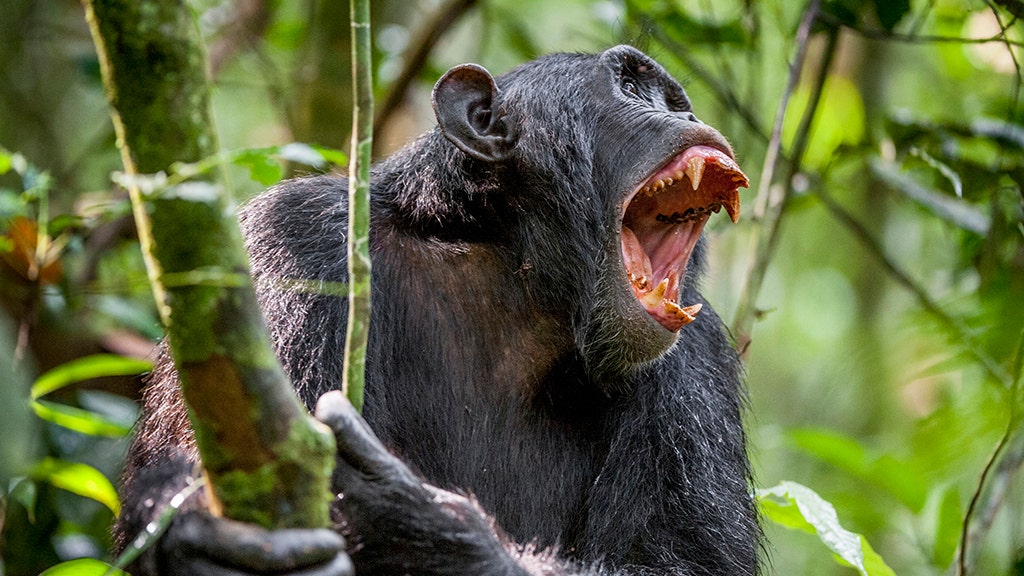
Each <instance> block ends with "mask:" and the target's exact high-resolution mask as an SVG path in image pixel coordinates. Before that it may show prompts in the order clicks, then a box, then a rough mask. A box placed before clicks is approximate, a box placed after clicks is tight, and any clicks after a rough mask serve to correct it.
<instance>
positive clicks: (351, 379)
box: [343, 0, 373, 410]
mask: <svg viewBox="0 0 1024 576" xmlns="http://www.w3.org/2000/svg"><path fill="white" fill-rule="evenodd" d="M351 21H352V91H353V96H354V98H353V101H354V102H355V106H354V110H353V114H352V153H351V155H350V157H349V170H348V178H349V180H348V182H349V185H348V207H349V217H348V237H349V243H348V273H349V293H348V327H347V332H346V339H345V377H344V382H343V388H344V390H345V395H346V396H348V398H349V400H350V401H351V402H352V405H353V406H355V407H356V409H357V410H362V408H363V388H364V385H365V381H366V376H365V367H366V342H367V336H368V335H369V329H370V241H369V230H370V161H371V154H372V151H373V68H372V53H371V51H370V2H369V0H352V3H351Z"/></svg>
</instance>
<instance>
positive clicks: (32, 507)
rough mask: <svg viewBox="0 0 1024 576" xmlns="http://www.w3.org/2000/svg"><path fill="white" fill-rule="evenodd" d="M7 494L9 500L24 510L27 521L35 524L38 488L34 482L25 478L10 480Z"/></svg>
mask: <svg viewBox="0 0 1024 576" xmlns="http://www.w3.org/2000/svg"><path fill="white" fill-rule="evenodd" d="M8 494H9V495H10V497H11V500H14V501H15V502H17V503H18V504H21V506H22V507H23V508H24V509H25V512H27V513H28V521H29V522H32V523H35V521H36V500H37V499H38V496H39V486H38V485H37V484H36V483H35V481H34V480H32V479H31V478H27V477H24V476H23V477H21V478H15V479H14V480H11V486H10V491H9V492H8Z"/></svg>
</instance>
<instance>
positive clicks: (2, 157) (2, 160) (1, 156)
mask: <svg viewBox="0 0 1024 576" xmlns="http://www.w3.org/2000/svg"><path fill="white" fill-rule="evenodd" d="M10 171H11V153H10V152H8V151H7V150H4V149H3V148H0V175H2V174H7V173H8V172H10Z"/></svg>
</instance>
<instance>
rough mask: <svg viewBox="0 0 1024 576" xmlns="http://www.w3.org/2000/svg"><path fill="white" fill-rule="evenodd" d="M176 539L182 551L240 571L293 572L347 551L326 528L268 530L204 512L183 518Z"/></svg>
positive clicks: (342, 540) (337, 538) (176, 531)
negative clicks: (193, 553)
mask: <svg viewBox="0 0 1024 576" xmlns="http://www.w3.org/2000/svg"><path fill="white" fill-rule="evenodd" d="M179 520H184V522H183V524H182V525H181V526H180V527H179V529H178V530H175V537H176V538H178V539H179V540H180V542H181V545H182V547H183V549H185V550H191V551H194V552H195V553H197V554H199V555H201V556H205V557H207V558H211V559H213V560H214V561H215V562H217V563H223V564H225V565H228V566H234V567H237V568H238V569H241V570H243V571H244V570H252V571H257V572H263V571H270V572H275V571H291V570H296V569H299V568H303V567H307V566H313V565H318V564H323V563H325V562H330V561H332V560H333V559H334V557H335V556H336V555H338V554H339V553H341V552H342V551H343V550H344V547H345V541H344V539H343V538H342V537H341V536H340V535H338V534H337V533H335V532H333V531H331V530H328V529H326V528H309V529H304V528H292V529H283V530H267V529H265V528H262V527H260V526H257V525H255V524H249V523H246V522H236V521H234V520H230V519H228V518H216V517H214V516H211V515H210V514H207V513H204V512H196V513H192V514H189V515H188V516H186V517H182V518H180V519H179Z"/></svg>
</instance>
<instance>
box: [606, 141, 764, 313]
mask: <svg viewBox="0 0 1024 576" xmlns="http://www.w3.org/2000/svg"><path fill="white" fill-rule="evenodd" d="M748 185H749V182H748V180H747V177H746V176H745V175H744V174H743V172H742V171H741V170H740V168H739V165H737V164H736V161H735V160H734V159H733V157H732V155H731V154H730V153H728V152H727V151H725V150H722V149H721V148H720V147H718V146H715V145H706V144H698V145H694V146H690V147H688V148H686V149H684V150H683V151H682V152H679V153H678V154H676V155H674V156H672V157H671V158H670V159H669V160H668V161H667V162H665V163H664V164H663V165H662V166H661V167H660V168H658V169H657V170H655V171H654V172H653V173H652V174H651V175H650V176H649V177H647V178H646V179H645V180H644V181H643V182H642V183H641V184H639V185H638V186H637V187H636V189H634V190H633V191H632V192H631V193H630V194H629V195H628V196H627V197H626V200H625V202H624V203H623V207H622V238H621V244H622V258H623V264H624V266H625V271H626V275H627V277H628V278H629V283H630V286H631V287H632V289H633V292H634V294H635V295H636V297H637V299H638V301H639V302H640V304H641V305H643V306H644V308H645V309H646V310H647V312H648V314H650V315H651V317H652V318H654V320H656V321H657V322H658V323H659V324H661V325H662V326H664V327H665V328H666V329H668V330H670V331H673V332H675V331H677V330H679V329H680V328H682V326H684V325H685V324H688V323H689V322H691V321H693V317H694V315H695V314H696V313H697V312H698V311H699V310H700V305H699V304H695V305H691V306H686V307H681V306H680V305H679V302H678V298H679V279H680V276H682V274H683V272H684V271H685V269H686V264H687V262H688V261H689V259H690V254H691V253H692V251H693V247H694V246H695V245H696V243H697V239H698V238H699V237H700V233H701V231H702V229H703V227H704V224H705V223H706V222H707V219H708V218H709V217H710V215H711V213H713V212H718V211H720V210H721V209H722V208H725V210H726V212H727V213H728V214H729V216H730V218H731V219H732V220H733V221H734V222H735V221H736V220H737V218H738V217H739V192H738V188H739V187H746V186H748Z"/></svg>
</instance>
